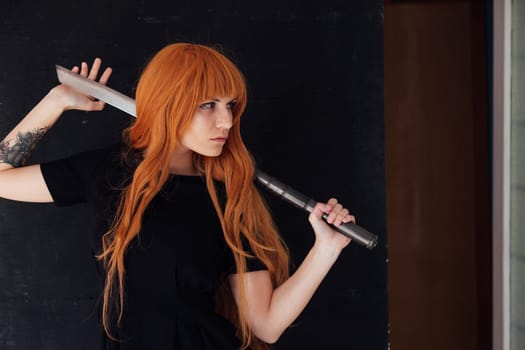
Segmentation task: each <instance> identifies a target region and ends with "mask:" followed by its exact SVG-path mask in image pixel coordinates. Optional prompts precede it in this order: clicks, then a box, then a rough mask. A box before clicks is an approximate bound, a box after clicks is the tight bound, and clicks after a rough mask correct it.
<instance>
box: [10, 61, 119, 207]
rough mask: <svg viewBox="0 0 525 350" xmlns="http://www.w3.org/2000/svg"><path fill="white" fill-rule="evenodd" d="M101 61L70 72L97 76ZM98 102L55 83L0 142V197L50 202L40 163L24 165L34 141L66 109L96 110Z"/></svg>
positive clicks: (103, 77)
mask: <svg viewBox="0 0 525 350" xmlns="http://www.w3.org/2000/svg"><path fill="white" fill-rule="evenodd" d="M101 64H102V61H101V60H100V59H99V58H97V59H95V61H94V62H93V66H92V67H91V70H90V69H89V67H88V65H87V63H85V62H82V64H81V67H80V68H78V67H74V68H73V69H72V71H73V72H74V73H80V75H82V76H84V77H87V78H89V79H92V80H95V79H96V78H97V75H98V72H99V69H100V66H101ZM110 76H111V68H106V70H105V71H104V73H103V74H102V75H101V77H100V79H99V82H100V83H102V84H106V83H107V81H108V79H109V77H110ZM103 108H104V103H103V102H102V101H95V100H94V99H92V98H91V97H89V96H86V95H84V94H82V93H79V92H78V91H75V90H73V89H72V88H70V87H68V86H66V85H58V86H56V87H54V88H53V89H51V91H50V92H49V93H48V94H47V95H46V96H45V97H44V98H43V99H42V100H41V101H40V102H39V103H38V104H37V105H36V106H35V107H34V108H33V109H32V110H31V111H30V112H29V113H28V114H27V115H26V116H25V117H24V118H23V119H22V121H20V123H18V125H17V126H16V127H15V128H14V129H13V130H11V132H10V133H9V134H8V135H7V136H6V137H5V138H4V139H3V140H2V141H1V142H0V197H2V198H6V199H12V200H17V201H24V202H53V198H52V197H51V194H50V193H49V190H48V188H47V186H46V183H45V181H44V178H43V177H42V172H41V171H40V165H39V164H36V165H30V166H24V165H25V162H26V161H27V159H28V158H29V156H30V155H31V153H32V152H33V150H34V149H35V147H36V144H37V143H38V141H40V139H41V138H42V137H43V136H44V135H45V133H46V132H47V131H48V130H49V129H50V128H51V127H52V126H53V125H54V124H55V123H56V121H57V120H58V118H60V116H61V115H62V113H63V112H64V111H66V110H71V109H76V110H82V111H100V110H102V109H103Z"/></svg>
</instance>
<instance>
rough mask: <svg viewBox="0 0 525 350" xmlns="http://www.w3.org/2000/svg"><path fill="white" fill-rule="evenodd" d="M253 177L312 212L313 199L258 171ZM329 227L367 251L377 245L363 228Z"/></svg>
mask: <svg viewBox="0 0 525 350" xmlns="http://www.w3.org/2000/svg"><path fill="white" fill-rule="evenodd" d="M255 177H256V179H257V180H258V181H259V183H261V184H262V185H263V186H264V187H265V188H267V189H268V190H270V191H271V192H273V193H275V194H277V195H278V196H279V197H281V198H282V199H284V200H285V201H287V202H289V203H291V204H292V205H294V206H296V207H298V208H301V209H303V210H306V211H307V212H311V211H312V210H313V208H314V206H315V204H316V202H315V201H314V200H313V199H311V198H309V197H307V196H305V195H304V194H302V193H299V192H297V191H296V190H294V189H293V188H291V187H290V186H287V185H285V184H283V183H282V182H280V181H278V180H276V179H275V178H273V177H271V176H269V175H268V174H266V173H264V172H262V171H260V170H258V169H257V170H255ZM327 218H328V215H326V214H323V219H325V220H326V219H327ZM331 226H332V227H333V228H334V229H335V230H336V231H338V232H339V233H341V234H343V235H345V236H347V237H349V238H351V239H352V240H354V241H355V242H357V243H359V244H361V245H363V246H365V247H367V248H368V249H372V248H374V247H375V246H376V245H377V236H376V235H374V234H372V233H370V232H368V231H367V230H365V229H364V228H362V227H360V226H358V225H356V224H354V223H352V222H348V223H342V224H341V225H340V226H335V225H331Z"/></svg>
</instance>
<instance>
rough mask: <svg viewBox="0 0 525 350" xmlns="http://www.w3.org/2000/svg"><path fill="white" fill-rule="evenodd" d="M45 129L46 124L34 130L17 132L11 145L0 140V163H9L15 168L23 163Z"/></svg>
mask: <svg viewBox="0 0 525 350" xmlns="http://www.w3.org/2000/svg"><path fill="white" fill-rule="evenodd" d="M47 130H49V127H48V126H46V127H43V128H39V129H36V130H35V131H28V132H19V133H18V136H17V137H16V140H15V142H14V144H13V145H11V144H10V143H9V141H3V142H0V163H7V164H11V165H12V166H13V167H15V168H17V167H19V166H22V165H24V164H25V163H26V161H27V159H28V158H29V156H30V155H31V153H33V150H34V149H35V147H36V144H37V143H38V141H40V139H42V137H43V136H44V135H45V133H46V132H47Z"/></svg>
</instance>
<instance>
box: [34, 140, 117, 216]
mask: <svg viewBox="0 0 525 350" xmlns="http://www.w3.org/2000/svg"><path fill="white" fill-rule="evenodd" d="M112 148H113V147H108V148H104V149H97V150H91V151H86V152H82V153H78V154H75V155H72V156H69V157H67V158H63V159H58V160H54V161H50V162H45V163H42V164H40V169H41V172H42V176H43V178H44V181H45V183H46V185H47V188H48V190H49V193H50V194H51V197H53V201H54V203H55V205H57V206H67V205H73V204H77V203H82V202H86V201H88V199H89V196H90V190H91V189H92V185H93V184H94V181H95V178H96V176H97V175H98V173H99V172H100V168H101V166H102V164H103V163H104V161H105V160H107V158H108V155H109V154H110V153H111V149H112Z"/></svg>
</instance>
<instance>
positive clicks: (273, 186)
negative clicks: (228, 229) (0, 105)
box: [56, 65, 378, 249]
mask: <svg viewBox="0 0 525 350" xmlns="http://www.w3.org/2000/svg"><path fill="white" fill-rule="evenodd" d="M56 72H57V76H58V81H60V82H61V83H62V84H65V85H68V86H70V87H72V88H73V89H75V90H77V91H79V92H82V93H83V94H86V95H88V96H92V97H94V98H97V99H99V100H101V101H104V102H106V103H107V104H109V105H111V106H113V107H115V108H117V109H119V110H121V111H123V112H125V113H127V114H129V115H131V116H133V117H135V118H136V117H137V110H136V108H135V100H134V99H132V98H131V97H129V96H126V95H124V94H122V93H120V92H118V91H116V90H114V89H112V88H110V87H107V86H106V85H103V84H100V83H98V82H96V81H94V80H91V79H88V78H86V77H83V76H81V75H80V74H76V73H73V72H72V71H70V70H69V69H67V68H64V67H62V66H59V65H56ZM255 178H256V179H257V180H258V181H259V183H260V184H261V185H262V186H263V187H264V188H266V189H268V190H269V191H271V192H272V193H274V194H276V195H277V196H279V197H280V198H281V199H283V200H285V201H286V202H288V203H290V204H292V205H294V206H295V207H298V208H300V209H303V210H305V211H307V212H311V211H312V210H313V208H314V206H315V204H316V201H315V200H313V199H311V198H309V197H307V196H305V195H304V194H302V193H300V192H298V191H296V190H294V189H293V188H291V187H290V186H287V185H285V184H283V183H282V182H280V181H278V180H277V179H275V178H273V177H271V176H269V175H268V174H266V173H264V172H262V171H260V170H259V169H255ZM327 218H328V215H327V214H324V215H323V219H325V220H326V219H327ZM330 226H331V227H332V228H334V229H335V230H336V231H337V232H339V233H341V234H343V235H345V236H346V237H349V238H351V239H352V240H353V241H355V242H356V243H358V244H360V245H362V246H365V247H367V248H368V249H372V248H374V247H375V246H376V245H377V241H378V237H377V236H376V235H374V234H372V233H370V232H368V231H367V230H365V229H364V228H362V227H361V226H358V225H356V224H354V223H352V222H349V223H342V224H341V225H339V226H335V225H330Z"/></svg>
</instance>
